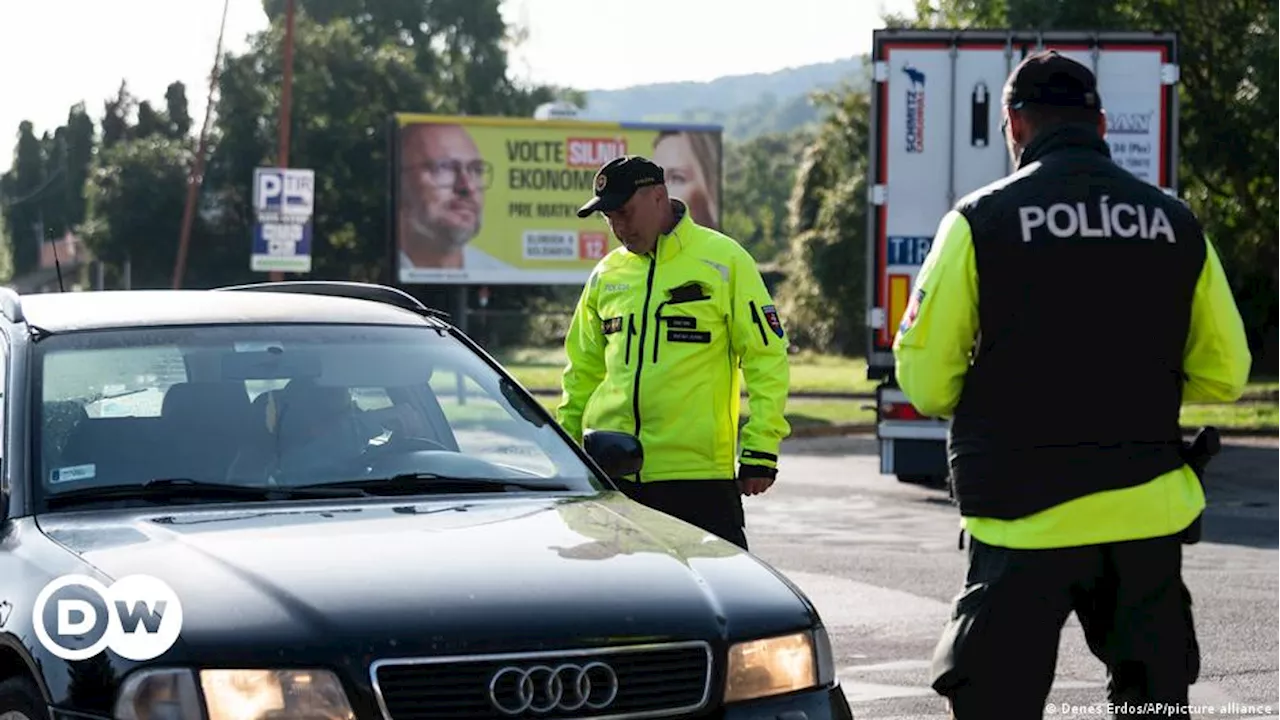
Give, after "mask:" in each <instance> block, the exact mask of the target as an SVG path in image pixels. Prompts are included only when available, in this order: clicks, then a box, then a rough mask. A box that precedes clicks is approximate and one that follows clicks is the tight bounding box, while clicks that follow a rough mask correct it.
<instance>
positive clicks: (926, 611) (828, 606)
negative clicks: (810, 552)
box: [782, 570, 951, 634]
mask: <svg viewBox="0 0 1280 720" xmlns="http://www.w3.org/2000/svg"><path fill="white" fill-rule="evenodd" d="M782 573H783V574H784V575H786V576H787V577H788V578H790V579H791V581H792V582H794V583H795V584H796V585H798V586H799V587H800V589H801V590H803V591H804V594H805V595H807V596H809V600H810V601H812V602H813V605H814V607H815V608H817V610H818V614H819V615H820V616H821V617H822V622H823V624H824V625H826V626H827V627H828V628H841V627H867V626H871V627H878V628H883V627H886V626H889V625H893V626H895V627H897V628H901V627H902V626H903V625H904V623H903V621H908V620H913V621H917V622H918V623H919V624H920V627H921V628H922V630H924V631H927V634H936V633H939V632H941V631H942V623H943V622H944V621H946V619H947V614H948V613H949V612H950V607H951V606H950V604H949V603H945V602H942V601H940V600H934V599H933V598H927V597H923V596H920V595H914V594H912V593H909V592H904V591H902V590H894V589H892V588H886V587H880V586H879V585H871V584H869V583H863V582H858V581H857V580H848V579H845V578H842V577H837V576H835V575H825V574H820V573H809V572H798V571H797V572H793V571H788V570H782Z"/></svg>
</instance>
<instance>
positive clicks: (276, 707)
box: [115, 669, 355, 720]
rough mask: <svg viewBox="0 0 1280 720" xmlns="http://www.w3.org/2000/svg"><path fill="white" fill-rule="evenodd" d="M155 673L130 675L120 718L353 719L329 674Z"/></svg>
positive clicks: (123, 691) (118, 708) (117, 714)
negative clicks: (202, 694) (197, 687)
mask: <svg viewBox="0 0 1280 720" xmlns="http://www.w3.org/2000/svg"><path fill="white" fill-rule="evenodd" d="M196 678H197V675H196V673H194V672H192V671H190V670H185V669H150V670H142V671H139V672H137V673H135V674H134V675H131V676H130V677H129V679H128V680H126V681H125V683H124V685H123V686H122V687H121V688H120V695H119V697H117V698H116V707H115V717H116V718H119V720H205V718H207V719H208V720H263V719H265V718H271V719H272V720H291V719H295V718H296V719H298V720H301V719H303V718H305V719H306V720H353V718H355V713H354V712H353V711H352V710H351V704H350V703H349V702H348V701H347V694H346V693H345V692H344V691H343V690H342V684H341V683H339V682H338V678H337V677H336V676H335V675H334V674H333V673H332V672H329V671H328V670H201V671H200V672H199V681H198V682H199V686H200V690H201V691H203V693H204V702H203V703H201V701H200V693H199V692H197V690H196V683H197V679H196Z"/></svg>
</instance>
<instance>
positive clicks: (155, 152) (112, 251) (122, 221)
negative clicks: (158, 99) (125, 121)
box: [82, 134, 193, 287]
mask: <svg viewBox="0 0 1280 720" xmlns="http://www.w3.org/2000/svg"><path fill="white" fill-rule="evenodd" d="M192 150H193V149H192V147H191V143H190V142H189V141H180V140H173V139H170V138H167V137H164V136H163V135H159V134H153V135H150V136H147V137H141V138H138V139H136V140H130V141H128V142H121V143H117V144H116V145H113V146H111V147H109V148H106V149H105V150H103V151H102V155H101V157H99V159H98V163H97V165H96V166H95V168H94V170H93V172H92V175H91V178H90V183H89V192H88V202H89V218H90V219H89V220H88V221H87V222H86V223H85V225H84V229H83V232H82V236H83V238H84V241H85V244H86V245H88V247H89V249H90V250H91V251H92V252H93V254H94V255H95V256H96V257H97V258H98V259H99V260H101V261H103V262H105V263H107V264H108V265H109V266H110V267H112V268H113V269H114V270H115V271H117V272H118V269H119V268H120V267H121V266H122V265H123V263H124V262H125V261H126V260H131V261H132V267H133V282H134V284H135V286H137V287H164V286H166V285H168V283H169V279H170V277H171V275H172V273H173V264H174V259H175V257H176V254H177V242H176V241H177V235H178V228H179V227H180V226H181V222H182V211H183V205H184V200H185V197H186V185H187V173H188V168H189V167H190V163H191V157H192V154H193V152H192Z"/></svg>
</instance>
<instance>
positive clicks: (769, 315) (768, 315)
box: [760, 305, 783, 337]
mask: <svg viewBox="0 0 1280 720" xmlns="http://www.w3.org/2000/svg"><path fill="white" fill-rule="evenodd" d="M760 311H761V312H763V313H764V321H765V322H767V323H769V329H770V330H773V334H774V335H777V336H778V337H782V335H783V330H782V320H780V319H779V318H778V308H777V307H775V306H773V305H765V306H764V307H762V308H760Z"/></svg>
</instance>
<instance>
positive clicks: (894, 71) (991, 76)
mask: <svg viewBox="0 0 1280 720" xmlns="http://www.w3.org/2000/svg"><path fill="white" fill-rule="evenodd" d="M873 36H874V40H873V53H874V61H875V65H874V71H875V85H874V86H873V94H872V133H871V135H872V138H871V148H870V150H871V160H872V162H871V163H870V174H871V179H870V185H871V208H870V209H871V212H870V213H869V215H870V217H869V233H868V254H867V270H868V283H867V293H868V303H867V308H868V311H867V324H868V326H869V327H868V330H869V334H870V338H869V340H870V342H869V356H868V373H869V375H871V376H872V377H881V376H883V375H884V374H886V373H887V372H888V370H889V369H891V368H892V367H893V354H892V343H893V338H894V334H895V333H896V331H897V329H898V325H899V323H900V321H901V319H902V316H903V314H904V313H905V312H906V311H907V307H908V305H909V303H910V296H911V290H912V288H913V287H914V286H915V278H916V275H917V273H918V272H919V270H920V266H921V265H922V264H923V262H924V259H925V257H926V256H927V255H928V253H929V248H930V247H931V245H932V243H933V235H934V232H936V230H937V228H938V223H939V222H940V221H941V220H942V216H943V215H944V214H946V212H947V211H948V210H950V209H951V207H952V206H953V205H954V204H955V202H956V201H957V200H959V199H960V198H962V197H964V196H965V195H967V194H969V193H970V192H972V191H974V190H977V189H978V188H980V187H982V186H984V185H986V184H988V183H991V182H994V181H996V180H998V179H1000V178H1002V177H1004V176H1005V175H1007V174H1009V173H1010V172H1012V171H1013V166H1012V164H1011V161H1010V159H1009V153H1008V149H1007V147H1006V143H1005V138H1004V135H1003V134H1002V131H1001V122H1002V108H1001V93H1002V91H1003V88H1004V83H1005V80H1006V78H1007V77H1008V75H1009V72H1010V71H1011V70H1012V69H1013V68H1014V66H1016V65H1017V64H1018V63H1019V62H1020V61H1021V60H1022V59H1023V58H1024V57H1025V56H1026V55H1028V54H1030V53H1032V52H1034V51H1036V50H1037V49H1039V47H1041V46H1042V47H1044V48H1048V49H1056V50H1058V51H1059V52H1061V53H1062V54H1063V55H1066V56H1068V57H1071V58H1072V59H1075V60H1078V61H1080V62H1082V63H1084V64H1085V66H1087V67H1090V68H1092V69H1093V71H1094V74H1095V75H1096V76H1097V78H1098V93H1099V95H1100V96H1101V98H1102V105H1103V108H1104V109H1105V111H1106V114H1107V138H1106V139H1107V141H1108V143H1109V144H1110V146H1111V155H1112V159H1113V160H1114V161H1115V162H1116V163H1117V164H1119V165H1120V166H1121V167H1123V168H1125V169H1127V170H1129V171H1130V172H1132V173H1133V174H1134V175H1136V176H1137V177H1139V178H1141V179H1143V180H1145V181H1147V182H1149V183H1151V184H1153V185H1156V186H1157V187H1160V188H1163V189H1164V190H1165V191H1166V192H1170V193H1172V192H1174V190H1175V186H1176V181H1177V172H1176V166H1177V156H1176V151H1177V85H1176V82H1177V79H1178V72H1177V65H1176V61H1177V57H1176V50H1177V45H1176V38H1175V37H1174V36H1172V35H1165V34H1156V33H1144V32H1134V33H1128V32H1125V33H1119V32H1099V33H1086V32H1079V33H1076V32H1056V33H1050V32H1045V33H1035V32H1027V33H1019V32H1006V31H989V30H971V31H954V32H953V31H951V30H877V31H875V33H874V34H873Z"/></svg>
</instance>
